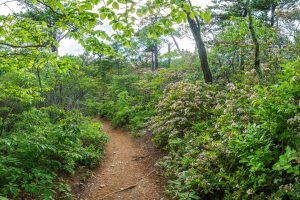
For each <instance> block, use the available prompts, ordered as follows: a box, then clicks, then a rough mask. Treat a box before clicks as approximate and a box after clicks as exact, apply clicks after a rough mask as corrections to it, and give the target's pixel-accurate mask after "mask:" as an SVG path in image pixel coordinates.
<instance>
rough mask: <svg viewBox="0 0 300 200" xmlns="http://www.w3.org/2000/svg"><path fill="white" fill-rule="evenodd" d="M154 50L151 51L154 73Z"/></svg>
mask: <svg viewBox="0 0 300 200" xmlns="http://www.w3.org/2000/svg"><path fill="white" fill-rule="evenodd" d="M153 49H154V48H153ZM153 49H152V51H151V71H154V50H153Z"/></svg>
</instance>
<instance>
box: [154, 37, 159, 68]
mask: <svg viewBox="0 0 300 200" xmlns="http://www.w3.org/2000/svg"><path fill="white" fill-rule="evenodd" d="M155 69H158V47H157V42H156V41H155V44H154V70H155Z"/></svg>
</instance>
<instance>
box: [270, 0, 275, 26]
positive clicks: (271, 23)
mask: <svg viewBox="0 0 300 200" xmlns="http://www.w3.org/2000/svg"><path fill="white" fill-rule="evenodd" d="M275 10H276V5H275V4H272V6H271V20H270V25H271V26H272V27H273V26H274V24H275Z"/></svg>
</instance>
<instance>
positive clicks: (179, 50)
mask: <svg viewBox="0 0 300 200" xmlns="http://www.w3.org/2000/svg"><path fill="white" fill-rule="evenodd" d="M171 37H172V39H173V42H174V44H175V46H176V48H177V51H178V52H179V53H180V55H182V51H181V49H180V47H179V45H178V43H177V41H176V38H175V37H174V35H173V33H171Z"/></svg>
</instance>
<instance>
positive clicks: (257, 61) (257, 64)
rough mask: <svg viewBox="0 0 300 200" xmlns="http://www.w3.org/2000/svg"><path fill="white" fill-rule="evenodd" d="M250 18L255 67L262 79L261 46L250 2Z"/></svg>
mask: <svg viewBox="0 0 300 200" xmlns="http://www.w3.org/2000/svg"><path fill="white" fill-rule="evenodd" d="M248 19H249V30H250V33H251V37H252V41H253V44H254V47H255V49H254V69H255V71H256V74H257V76H258V78H259V79H260V80H261V78H262V72H261V68H260V56H259V54H260V47H259V42H258V39H257V36H256V32H255V30H254V27H253V17H252V12H251V9H250V8H249V4H248Z"/></svg>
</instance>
